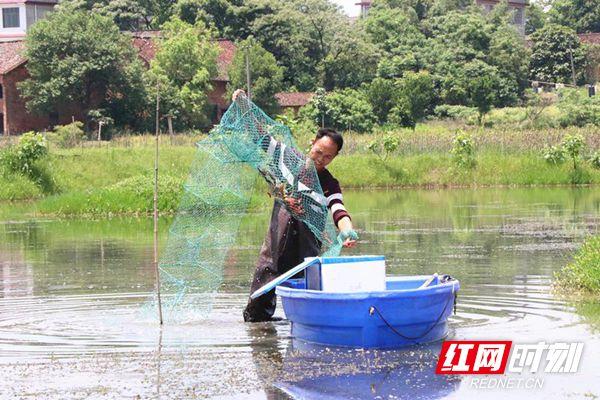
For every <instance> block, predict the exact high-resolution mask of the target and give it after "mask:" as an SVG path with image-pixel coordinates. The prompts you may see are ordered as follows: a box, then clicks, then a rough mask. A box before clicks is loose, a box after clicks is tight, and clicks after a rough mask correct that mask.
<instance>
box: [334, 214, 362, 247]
mask: <svg viewBox="0 0 600 400" xmlns="http://www.w3.org/2000/svg"><path fill="white" fill-rule="evenodd" d="M337 227H338V229H339V231H340V233H341V235H342V239H344V243H343V245H344V247H354V246H355V245H356V239H357V238H358V235H356V232H355V231H354V227H353V226H352V220H351V219H350V217H343V218H342V219H340V220H339V221H338V223H337Z"/></svg>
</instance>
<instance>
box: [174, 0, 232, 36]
mask: <svg viewBox="0 0 600 400" xmlns="http://www.w3.org/2000/svg"><path fill="white" fill-rule="evenodd" d="M240 4H241V1H230V0H178V1H177V3H175V5H174V6H173V13H174V15H176V16H177V17H178V18H179V19H181V20H183V21H185V22H187V23H188V24H192V25H193V24H194V23H195V22H196V21H197V20H198V19H200V20H202V21H203V22H204V23H205V24H206V26H208V27H211V28H213V29H215V30H216V31H217V32H218V34H219V37H223V38H231V39H233V38H235V32H236V31H237V30H238V29H237V22H238V21H237V14H236V6H238V5H240Z"/></svg>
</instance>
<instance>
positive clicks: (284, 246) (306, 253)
mask: <svg viewBox="0 0 600 400" xmlns="http://www.w3.org/2000/svg"><path fill="white" fill-rule="evenodd" d="M242 93H243V91H242V90H237V91H235V92H234V94H233V96H232V98H233V101H235V100H236V98H237V97H238V96H239V95H240V94H242ZM343 145H344V140H343V138H342V135H341V134H339V133H338V132H337V131H335V130H333V129H327V128H323V129H319V130H318V132H317V134H316V136H315V138H314V139H313V140H312V146H311V149H310V151H309V153H308V158H309V159H311V160H312V162H313V163H314V167H315V169H316V171H317V175H318V178H319V183H320V185H321V188H322V189H323V194H324V195H325V198H326V204H327V208H328V209H329V210H330V212H331V214H332V218H333V222H334V223H335V225H336V227H337V228H338V230H339V231H340V235H339V236H340V238H341V239H342V240H343V245H344V247H353V246H354V245H355V244H356V240H357V239H358V235H357V234H356V232H355V231H354V228H353V225H352V220H351V218H350V215H349V214H348V211H347V210H346V208H345V207H344V202H343V197H342V191H341V188H340V185H339V183H338V181H337V180H336V179H335V178H334V177H333V175H331V173H330V172H329V171H328V170H327V166H328V165H329V164H330V163H331V162H332V161H333V159H334V158H335V157H336V156H337V155H338V154H339V152H340V150H341V149H342V147H343ZM284 201H285V203H286V205H287V208H289V209H290V210H291V211H292V212H293V213H295V214H296V215H301V214H302V213H303V212H304V210H302V206H301V201H300V200H299V199H295V198H293V197H287V198H285V199H284ZM320 249H321V242H320V241H319V239H318V238H316V237H315V235H314V233H313V232H312V231H311V229H309V227H308V226H306V224H305V223H304V222H302V221H299V220H298V219H296V218H294V216H293V215H292V214H291V213H290V212H289V211H288V210H287V209H286V207H285V206H284V205H283V204H282V203H281V202H278V201H276V202H275V204H274V206H273V212H272V214H271V223H270V226H269V231H268V232H267V236H266V237H265V240H264V242H263V245H262V247H261V250H260V255H259V258H258V263H257V265H256V270H255V272H254V278H253V279H252V286H251V289H250V293H253V292H254V291H255V290H257V289H258V288H260V287H262V286H263V285H265V284H266V283H268V282H270V281H272V280H273V279H275V278H276V277H278V276H279V275H281V274H283V273H284V272H286V271H288V270H290V269H291V268H293V267H295V266H296V265H298V264H300V263H301V262H303V261H304V258H305V257H315V256H317V255H318V254H319V251H320ZM275 306H276V297H275V290H271V291H270V292H268V293H266V294H264V295H262V296H260V297H257V298H256V299H253V300H252V299H249V301H248V304H247V306H246V309H245V310H244V320H245V321H246V322H261V321H269V320H271V319H272V317H273V314H274V312H275Z"/></svg>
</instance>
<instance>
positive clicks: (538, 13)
mask: <svg viewBox="0 0 600 400" xmlns="http://www.w3.org/2000/svg"><path fill="white" fill-rule="evenodd" d="M547 18H548V16H547V15H546V13H545V12H544V9H543V8H542V7H541V6H540V5H539V4H538V3H533V2H532V3H530V4H529V5H528V6H527V11H526V12H525V34H526V35H531V34H532V33H533V32H535V31H537V30H538V29H541V28H543V27H544V25H545V24H546V20H547Z"/></svg>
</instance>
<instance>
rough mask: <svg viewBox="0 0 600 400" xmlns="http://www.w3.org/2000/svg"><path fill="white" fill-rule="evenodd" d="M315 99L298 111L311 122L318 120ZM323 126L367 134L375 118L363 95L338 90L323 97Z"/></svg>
mask: <svg viewBox="0 0 600 400" xmlns="http://www.w3.org/2000/svg"><path fill="white" fill-rule="evenodd" d="M315 100H316V99H315V98H314V97H313V100H312V101H311V102H310V103H309V104H308V105H307V106H305V107H302V109H301V110H300V115H301V116H302V117H304V118H307V119H310V120H311V121H318V120H319V111H318V110H317V107H316V105H315ZM325 103H326V104H325V108H326V109H327V114H326V115H325V126H329V127H332V128H335V129H338V130H354V131H356V132H369V131H370V130H371V129H372V128H373V125H374V124H375V122H376V121H377V117H375V114H373V109H372V107H371V105H370V104H369V102H368V101H367V98H366V96H365V94H364V93H363V92H362V91H360V90H355V89H348V88H347V89H340V90H335V91H333V92H329V93H328V94H327V96H326V97H325Z"/></svg>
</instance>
